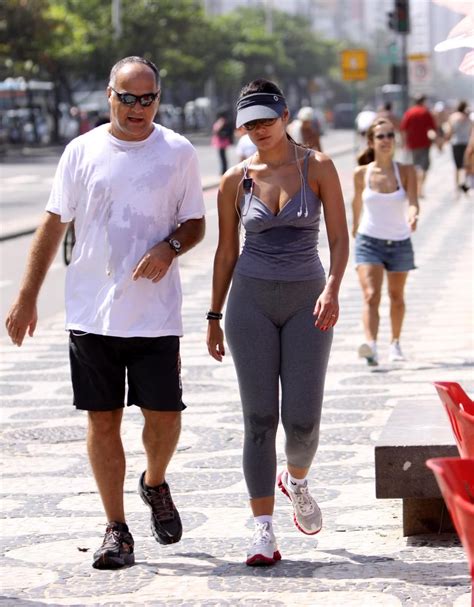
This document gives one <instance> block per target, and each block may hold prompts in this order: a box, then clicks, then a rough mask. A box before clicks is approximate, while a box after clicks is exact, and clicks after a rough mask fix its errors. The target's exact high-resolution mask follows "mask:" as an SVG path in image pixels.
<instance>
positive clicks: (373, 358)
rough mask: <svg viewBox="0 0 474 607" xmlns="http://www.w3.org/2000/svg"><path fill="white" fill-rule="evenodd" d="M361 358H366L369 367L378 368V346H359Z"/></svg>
mask: <svg viewBox="0 0 474 607" xmlns="http://www.w3.org/2000/svg"><path fill="white" fill-rule="evenodd" d="M359 358H365V359H366V360H367V365H368V366H369V367H376V366H377V365H378V364H379V358H378V355H377V346H369V344H362V345H361V346H359Z"/></svg>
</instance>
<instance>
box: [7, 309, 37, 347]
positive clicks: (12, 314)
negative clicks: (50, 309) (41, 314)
mask: <svg viewBox="0 0 474 607" xmlns="http://www.w3.org/2000/svg"><path fill="white" fill-rule="evenodd" d="M37 321H38V313H37V311H36V303H30V302H25V301H22V300H21V299H18V300H17V301H16V302H15V303H14V304H13V305H12V307H11V308H10V311H9V313H8V316H7V320H6V322H5V326H6V328H7V331H8V335H9V336H10V339H11V340H12V342H13V343H14V344H15V345H16V346H18V347H19V346H21V344H22V343H23V339H24V338H25V334H26V331H28V335H29V336H30V337H33V333H34V332H35V329H36V323H37Z"/></svg>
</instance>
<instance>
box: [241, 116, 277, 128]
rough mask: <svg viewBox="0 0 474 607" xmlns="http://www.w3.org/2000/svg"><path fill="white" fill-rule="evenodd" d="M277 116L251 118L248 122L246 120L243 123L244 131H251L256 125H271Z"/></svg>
mask: <svg viewBox="0 0 474 607" xmlns="http://www.w3.org/2000/svg"><path fill="white" fill-rule="evenodd" d="M277 120H278V118H261V119H260V120H251V121H250V122H246V123H245V124H244V129H245V130H246V131H253V130H254V129H255V128H256V127H257V126H272V124H275V122H276V121H277Z"/></svg>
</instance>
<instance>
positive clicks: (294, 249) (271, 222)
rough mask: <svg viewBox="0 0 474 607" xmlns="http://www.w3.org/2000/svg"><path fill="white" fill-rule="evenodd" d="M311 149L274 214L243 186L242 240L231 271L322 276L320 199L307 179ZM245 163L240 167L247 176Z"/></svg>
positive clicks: (258, 275)
mask: <svg viewBox="0 0 474 607" xmlns="http://www.w3.org/2000/svg"><path fill="white" fill-rule="evenodd" d="M310 154H311V151H310V150H308V152H307V153H306V155H305V158H304V164H303V170H302V171H301V172H300V176H301V188H300V190H299V191H298V192H297V193H296V194H295V195H294V196H293V197H292V198H290V199H289V200H288V202H287V203H286V204H285V205H284V206H283V207H282V209H281V210H280V211H279V212H278V213H277V214H276V215H274V214H273V213H272V212H271V211H270V210H269V208H268V207H267V206H266V205H265V204H264V203H263V202H262V201H261V200H260V199H259V198H258V197H257V196H255V195H254V194H253V191H252V190H253V189H252V188H250V189H248V190H245V189H244V196H243V197H242V198H241V200H240V203H239V206H240V213H241V221H242V225H243V226H244V228H245V241H244V245H243V248H242V252H241V254H240V257H239V259H238V261H237V265H236V267H235V271H236V272H237V273H238V274H242V275H244V276H249V277H251V278H262V279H266V280H280V281H288V282H290V281H300V280H314V279H319V278H323V277H324V269H323V266H322V264H321V260H320V259H319V255H318V248H317V247H318V236H319V222H320V217H321V200H320V199H319V198H318V197H317V196H316V194H315V193H314V192H313V190H312V189H311V188H310V186H309V184H308V180H307V175H308V162H309V157H310ZM247 171H248V164H247V165H245V168H244V177H247Z"/></svg>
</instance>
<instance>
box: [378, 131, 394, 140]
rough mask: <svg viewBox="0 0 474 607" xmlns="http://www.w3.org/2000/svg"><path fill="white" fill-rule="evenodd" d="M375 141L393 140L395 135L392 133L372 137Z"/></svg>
mask: <svg viewBox="0 0 474 607" xmlns="http://www.w3.org/2000/svg"><path fill="white" fill-rule="evenodd" d="M374 138H375V139H395V133H393V132H392V131H391V132H390V133H380V134H379V135H374Z"/></svg>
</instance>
